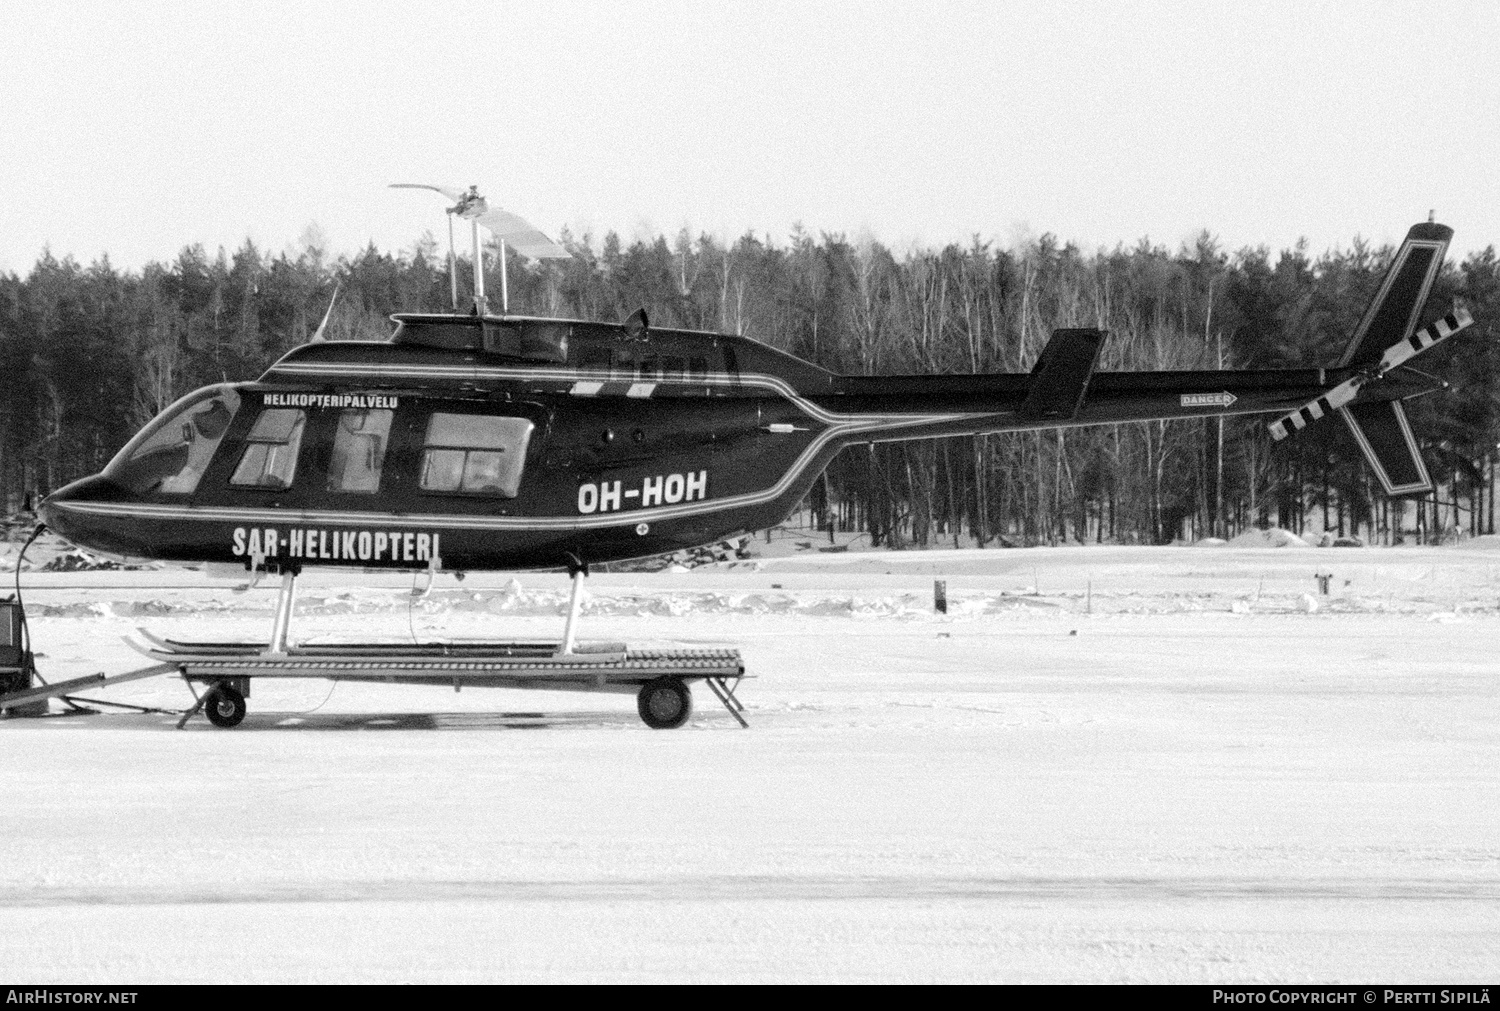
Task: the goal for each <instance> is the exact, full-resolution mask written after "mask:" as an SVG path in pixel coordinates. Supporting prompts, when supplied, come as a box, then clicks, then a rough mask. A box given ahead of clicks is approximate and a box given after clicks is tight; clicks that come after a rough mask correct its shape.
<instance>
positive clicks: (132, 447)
mask: <svg viewBox="0 0 1500 1011" xmlns="http://www.w3.org/2000/svg"><path fill="white" fill-rule="evenodd" d="M239 406H240V396H239V394H238V393H236V392H234V390H233V389H232V388H230V387H228V386H218V387H211V388H209V389H208V390H206V391H199V392H197V393H194V394H193V395H192V396H190V397H184V398H183V400H181V401H179V402H178V403H177V404H176V405H174V406H173V407H171V408H169V409H168V410H167V411H164V412H163V413H162V415H161V417H160V418H159V419H157V420H156V421H154V422H152V423H151V425H150V426H148V427H147V428H146V429H145V430H144V431H143V432H142V433H141V435H138V436H136V438H135V439H134V440H132V441H131V443H130V444H129V445H127V446H126V447H125V448H124V449H123V450H121V451H120V453H119V455H118V456H116V458H115V459H114V460H112V461H111V462H110V464H109V466H108V467H107V468H106V470H107V472H109V473H110V474H111V476H113V477H115V478H116V479H117V480H119V481H120V482H121V483H122V484H124V485H125V486H126V487H128V488H130V489H131V490H132V491H134V492H136V493H137V494H142V493H145V492H148V491H159V492H164V493H166V494H168V495H190V494H192V493H193V491H195V490H196V489H197V487H198V480H199V478H201V477H202V476H203V472H204V470H206V469H207V468H208V461H209V460H211V459H212V458H213V455H214V450H216V449H218V448H219V442H220V440H222V439H223V438H224V433H225V432H226V431H228V430H229V423H230V422H231V421H233V420H234V414H235V412H236V411H238V410H239Z"/></svg>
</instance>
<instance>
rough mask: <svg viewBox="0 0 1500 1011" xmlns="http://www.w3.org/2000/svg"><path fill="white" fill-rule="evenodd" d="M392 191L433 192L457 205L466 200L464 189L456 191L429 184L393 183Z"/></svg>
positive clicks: (447, 187)
mask: <svg viewBox="0 0 1500 1011" xmlns="http://www.w3.org/2000/svg"><path fill="white" fill-rule="evenodd" d="M390 189H393V190H432V192H434V193H441V194H442V195H443V196H445V197H447V198H448V199H449V200H452V201H454V202H455V203H457V202H459V201H461V200H463V198H464V191H463V189H462V188H458V189H454V188H452V187H449V186H431V185H429V184H427V183H391V185H390Z"/></svg>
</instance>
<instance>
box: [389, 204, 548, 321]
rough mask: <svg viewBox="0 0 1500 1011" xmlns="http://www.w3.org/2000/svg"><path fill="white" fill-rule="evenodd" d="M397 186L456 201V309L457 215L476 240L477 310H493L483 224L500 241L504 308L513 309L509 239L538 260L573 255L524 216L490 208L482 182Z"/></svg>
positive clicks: (451, 212) (452, 260) (453, 269)
mask: <svg viewBox="0 0 1500 1011" xmlns="http://www.w3.org/2000/svg"><path fill="white" fill-rule="evenodd" d="M391 187H392V188H393V189H411V190H432V191H433V192H434V193H441V194H442V195H443V196H445V197H447V198H448V199H449V200H452V201H454V204H453V206H452V207H449V208H448V283H449V289H450V291H451V292H452V298H453V310H454V311H455V312H457V311H458V256H457V254H456V253H455V252H454V239H453V219H454V218H455V217H458V218H463V219H464V220H466V221H468V222H469V229H470V233H471V236H472V238H473V241H474V314H475V315H476V316H484V315H486V314H487V313H488V312H489V300H488V299H487V298H486V297H485V294H484V245H483V243H482V242H480V239H479V226H480V225H484V227H486V228H488V229H489V230H490V231H491V232H493V233H494V234H495V238H496V240H497V241H498V242H499V243H500V312H501V314H502V315H504V314H505V313H507V312H509V311H510V285H509V283H508V279H507V277H506V263H505V260H506V256H505V252H506V250H505V247H506V240H507V239H508V240H510V245H511V246H512V247H513V248H514V249H515V250H516V252H518V253H520V254H522V255H523V256H529V257H531V258H532V259H536V260H565V259H569V258H571V257H572V255H573V254H572V253H569V252H568V251H567V250H566V249H564V248H563V247H562V246H559V245H558V244H557V243H555V242H553V241H552V240H551V239H549V238H547V236H546V235H544V234H542V232H541V231H539V230H538V229H537V228H536V227H535V226H534V225H532V224H531V223H530V222H528V221H526V220H525V219H524V218H521V217H518V216H517V215H514V214H511V213H510V212H509V211H502V210H499V209H496V210H490V206H489V203H488V201H486V200H485V198H484V197H483V196H481V195H480V193H479V187H478V186H470V187H469V189H468V191H467V192H465V191H463V190H460V189H456V188H453V187H448V186H432V185H429V184H427V183H391Z"/></svg>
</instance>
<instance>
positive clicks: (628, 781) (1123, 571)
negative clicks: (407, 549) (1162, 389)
mask: <svg viewBox="0 0 1500 1011" xmlns="http://www.w3.org/2000/svg"><path fill="white" fill-rule="evenodd" d="M783 554H784V557H775V558H766V559H762V560H759V561H754V562H741V563H737V564H731V565H720V566H711V567H705V568H700V569H694V570H692V571H688V572H678V573H653V574H625V573H617V574H603V575H596V576H594V577H592V578H591V579H590V580H589V586H590V592H591V598H590V602H589V611H588V614H589V617H588V618H587V619H586V623H585V626H584V631H585V634H586V635H587V636H589V637H591V638H615V639H628V640H631V641H643V640H665V641H679V642H682V641H702V640H716V641H729V642H733V643H736V644H738V645H739V646H740V647H741V649H742V650H743V652H744V655H745V658H746V660H747V663H748V666H749V669H750V671H751V672H752V673H753V674H754V675H756V680H754V681H749V682H747V683H746V684H745V685H744V687H743V689H742V691H741V695H742V697H743V699H744V700H745V702H746V703H747V705H748V710H749V711H748V716H749V719H750V722H751V729H750V730H748V731H747V730H741V729H740V728H739V727H738V726H737V725H735V724H734V723H733V721H732V720H731V719H730V718H729V716H728V714H726V713H724V712H723V711H722V710H721V709H719V708H718V707H717V705H716V704H715V703H714V701H713V699H712V698H711V697H710V696H709V695H708V693H707V692H706V691H705V690H704V689H703V688H702V687H699V688H698V689H697V690H696V691H695V697H696V702H697V705H698V711H697V714H696V715H695V718H694V719H693V721H692V722H691V723H690V724H689V725H688V726H686V727H684V728H682V729H680V730H676V731H652V730H649V729H647V728H646V727H645V726H644V725H643V724H641V723H640V721H639V719H638V717H637V716H636V714H635V706H634V700H633V699H632V698H630V697H629V696H622V695H578V694H563V693H522V692H508V691H501V690H496V691H485V690H475V689H468V690H465V691H464V692H462V693H461V694H455V693H453V692H451V691H444V690H441V689H436V688H420V687H417V688H412V687H387V686H356V685H340V686H338V687H337V688H335V689H333V690H332V692H331V694H330V687H329V685H328V684H327V683H325V682H292V683H286V684H275V683H270V682H257V683H256V685H255V689H254V693H253V695H252V697H251V699H250V715H249V717H248V718H247V719H246V721H245V723H244V724H243V725H241V726H240V727H239V728H237V729H235V730H232V731H223V730H218V729H215V728H213V727H211V726H210V725H209V724H208V723H207V722H206V721H204V720H202V719H201V718H200V719H197V720H195V721H194V722H193V723H191V724H190V725H189V726H188V728H187V729H186V730H184V731H182V732H177V731H175V730H173V723H174V722H175V720H174V718H172V717H169V716H165V715H134V714H125V715H122V714H118V713H112V714H101V715H88V716H84V715H73V716H61V715H59V716H53V717H49V718H46V719H35V720H10V721H6V722H4V723H0V756H3V757H0V790H3V802H0V840H3V845H0V853H3V858H0V975H3V976H5V977H6V978H8V979H10V980H13V981H16V982H22V981H24V982H27V983H32V982H38V983H39V982H84V981H100V982H115V983H121V982H152V981H233V980H250V981H295V980H317V981H355V980H358V981H482V980H515V981H532V980H574V981H616V980H635V981H665V980H674V981H675V980H718V981H730V980H735V981H738V980H745V981H787V980H830V981H835V980H836V981H886V980H889V981H931V980H949V981H970V980H973V981H982V980H988V981H1157V982H1233V981H1319V982H1322V981H1349V980H1352V981H1371V980H1382V981H1401V982H1417V981H1442V982H1460V981H1476V982H1477V981H1489V980H1493V978H1494V977H1495V975H1496V973H1497V970H1500V954H1497V952H1500V730H1497V718H1500V713H1497V701H1500V692H1497V684H1500V678H1497V673H1496V672H1497V660H1496V654H1497V646H1500V549H1497V548H1496V547H1495V546H1492V545H1489V544H1486V543H1484V542H1483V541H1476V542H1470V544H1469V545H1468V546H1465V547H1459V548H1394V549H1311V548H1306V549H1300V548H1287V549H1277V550H1236V549H1230V548H1212V549H1210V548H1056V549H1045V548H1039V549H1025V550H1009V551H1000V550H989V551H948V552H936V551H935V552H924V553H918V552H900V553H876V552H864V553H861V552H857V551H851V552H848V553H841V554H823V553H819V552H817V551H815V550H802V551H793V552H791V553H789V554H788V553H783ZM1317 573H1325V574H1331V576H1332V578H1331V579H1330V580H1329V581H1328V582H1329V586H1330V591H1331V592H1330V594H1329V595H1328V596H1322V595H1321V594H1320V593H1319V592H1318V585H1317V582H1316V581H1315V580H1314V578H1313V577H1314V575H1315V574H1317ZM7 578H8V577H7ZM935 578H941V579H945V580H946V581H947V588H948V594H949V597H950V599H951V600H952V606H951V613H950V614H949V615H947V616H941V615H935V614H934V613H933V611H932V606H931V605H932V581H933V579H935ZM303 582H304V591H303V594H302V598H301V600H302V603H301V605H300V607H299V610H298V618H297V622H296V624H295V625H294V629H293V631H294V635H296V636H300V637H302V638H311V637H314V636H325V637H329V638H349V637H363V638H370V637H376V636H379V637H386V638H401V637H404V636H410V635H416V636H418V637H421V638H431V637H434V636H454V637H460V636H501V637H539V638H547V637H554V636H556V634H557V633H558V632H559V631H560V628H561V618H560V617H559V616H558V615H559V612H560V610H561V607H562V605H563V603H564V601H565V599H566V581H565V579H564V577H562V576H561V575H545V574H522V575H520V576H518V577H516V580H515V581H514V582H511V581H510V577H509V576H506V575H474V576H470V577H469V578H468V579H467V580H465V581H464V582H463V583H458V582H455V581H454V580H453V579H452V578H451V577H443V578H441V579H440V580H439V581H438V585H437V586H436V588H435V589H434V591H433V593H432V594H431V595H429V596H428V597H426V598H423V599H414V598H413V597H412V596H411V595H410V593H409V589H410V585H411V583H410V578H409V577H406V578H403V577H398V576H391V577H381V576H367V575H362V574H358V573H341V574H328V575H313V576H310V577H308V578H306V579H304V581H303ZM24 586H25V587H26V589H27V594H28V596H27V602H28V606H29V608H30V611H31V614H32V616H33V617H32V624H33V631H34V636H35V646H36V648H37V649H38V650H39V651H40V652H41V653H43V654H45V655H44V656H43V657H42V658H41V659H40V660H39V665H40V667H41V669H42V673H43V675H44V676H46V677H48V678H49V679H57V678H66V677H76V676H79V675H82V674H86V673H91V672H93V671H99V670H102V671H106V672H109V673H117V672H120V671H124V670H128V669H130V668H132V667H136V666H141V665H142V664H143V663H144V661H142V660H140V659H139V658H138V657H137V656H136V655H135V654H134V653H131V652H130V651H129V650H128V649H127V648H126V647H125V646H124V644H123V643H122V642H121V641H120V636H121V635H122V634H124V633H126V632H128V631H130V630H131V629H132V628H134V627H135V626H137V625H140V626H144V627H146V628H148V629H150V630H152V631H154V632H157V633H159V634H164V635H170V636H173V637H177V638H188V639H193V638H200V639H201V638H237V637H245V638H261V637H264V636H265V634H266V632H267V629H268V626H269V621H270V607H271V603H272V601H273V599H274V591H273V590H270V589H256V590H252V591H249V592H248V593H236V592H234V591H233V589H232V586H231V584H229V583H218V582H213V581H209V580H206V579H205V578H204V576H203V574H202V573H196V572H190V571H182V570H162V571H142V572H58V573H29V574H28V575H27V576H26V579H25V583H24ZM103 697H109V698H114V699H118V700H120V701H129V702H137V703H140V704H143V705H161V706H163V707H176V708H180V707H181V706H182V705H183V704H184V703H185V702H186V701H187V699H188V696H187V694H186V690H185V689H184V688H183V686H182V685H181V684H180V683H177V682H173V681H171V680H170V679H166V678H157V679H152V680H146V681H140V682H134V683H131V684H127V685H122V686H118V687H116V688H113V689H110V690H108V693H107V695H103ZM59 708H60V707H59Z"/></svg>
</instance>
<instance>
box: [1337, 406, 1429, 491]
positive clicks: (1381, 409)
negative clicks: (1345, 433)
mask: <svg viewBox="0 0 1500 1011" xmlns="http://www.w3.org/2000/svg"><path fill="white" fill-rule="evenodd" d="M1339 413H1340V414H1342V415H1343V416H1344V420H1345V421H1346V422H1348V424H1349V431H1350V432H1352V433H1354V440H1355V441H1356V442H1358V443H1359V448H1360V450H1361V451H1362V452H1363V453H1364V454H1365V459H1366V460H1367V461H1369V464H1370V469H1371V470H1373V471H1374V472H1375V476H1376V478H1378V479H1379V480H1380V485H1381V487H1382V488H1384V489H1385V493H1386V494H1387V495H1413V494H1419V493H1423V492H1429V491H1431V490H1432V478H1430V477H1429V476H1428V474H1427V465H1426V464H1425V463H1423V462H1422V454H1421V452H1420V451H1418V449H1417V439H1416V436H1415V435H1413V434H1412V430H1411V424H1410V423H1409V422H1408V421H1407V420H1406V408H1404V407H1403V406H1402V405H1401V401H1399V400H1385V401H1380V402H1378V403H1373V404H1353V405H1351V406H1349V407H1344V408H1341V409H1340V410H1339Z"/></svg>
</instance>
